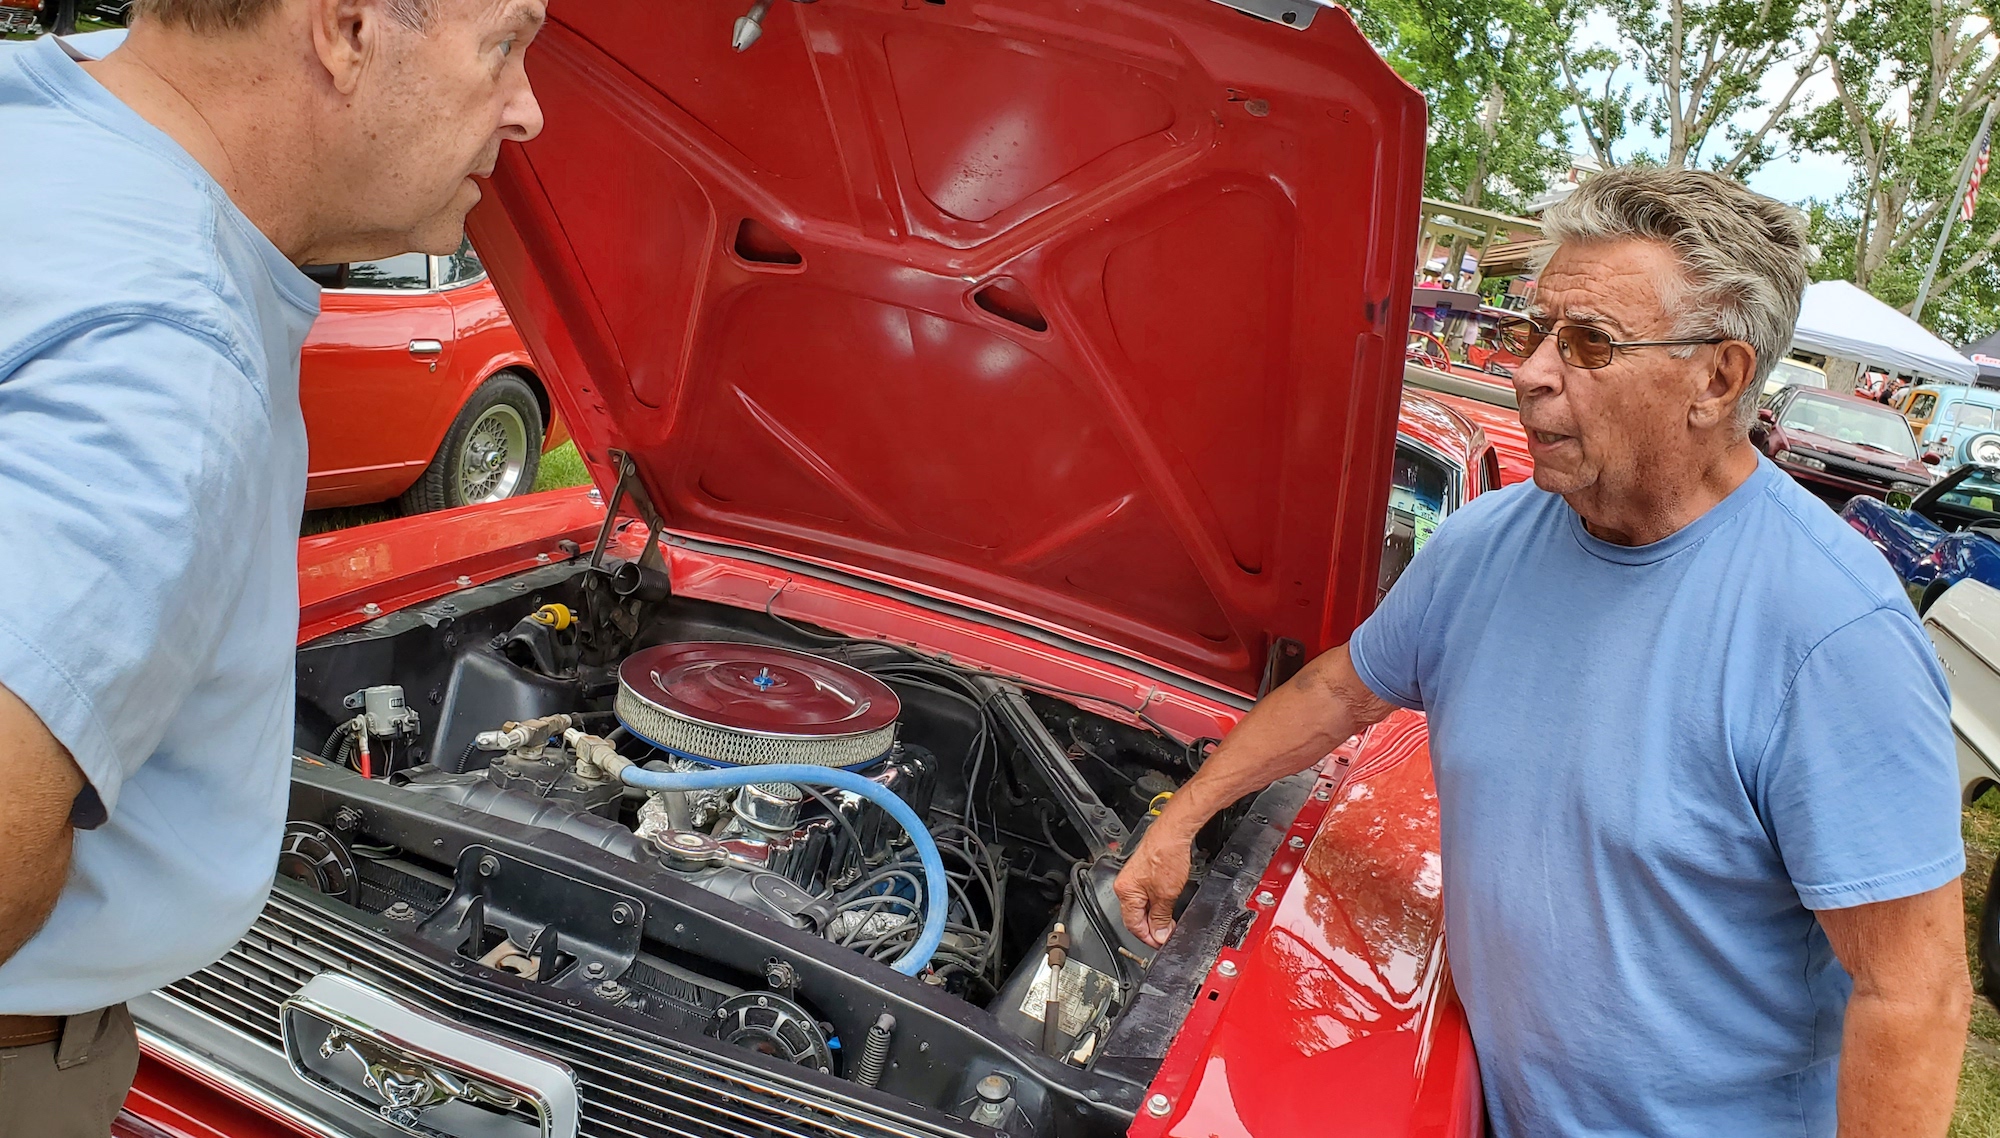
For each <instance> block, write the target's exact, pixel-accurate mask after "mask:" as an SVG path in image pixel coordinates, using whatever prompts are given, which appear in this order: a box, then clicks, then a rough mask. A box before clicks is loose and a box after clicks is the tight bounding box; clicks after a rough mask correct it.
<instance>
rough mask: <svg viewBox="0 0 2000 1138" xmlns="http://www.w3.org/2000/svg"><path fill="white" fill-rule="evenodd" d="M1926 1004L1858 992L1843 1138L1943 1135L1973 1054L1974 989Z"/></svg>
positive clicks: (1845, 1069) (1844, 1063)
mask: <svg viewBox="0 0 2000 1138" xmlns="http://www.w3.org/2000/svg"><path fill="white" fill-rule="evenodd" d="M1960 985H1961V987H1960V990H1959V992H1958V993H1957V994H1953V993H1945V992H1941V993H1938V994H1937V995H1936V996H1935V997H1934V998H1931V999H1926V1000H1922V1001H1918V1002H1911V1001H1897V1000H1891V999H1889V998H1886V997H1883V996H1877V995H1862V994H1860V993H1857V994H1856V995H1855V996H1854V998H1853V999H1852V1000H1850V1001H1849V1002H1848V1005H1847V1022H1846V1027H1845V1029H1844V1031H1843V1035H1842V1041H1841V1047H1840V1138H1890V1136H1891V1135H1895V1136H1898V1138H1902V1136H1907V1135H1943V1134H1944V1132H1945V1130H1946V1129H1947V1128H1948V1127H1949V1126H1950V1125H1951V1112H1952V1104H1953V1102H1954V1101H1955V1100H1956V1099H1957V1095H1958V1072H1959V1065H1960V1062H1961V1061H1962V1060H1963V1058H1964V1055H1965V1026H1966V1015H1967V1010H1968V1007H1969V1001H1970V998H1971V997H1970V994H1969V992H1970V989H1969V988H1967V987H1965V986H1964V985H1965V981H1964V979H1963V977H1962V976H1961V978H1960Z"/></svg>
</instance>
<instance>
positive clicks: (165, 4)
mask: <svg viewBox="0 0 2000 1138" xmlns="http://www.w3.org/2000/svg"><path fill="white" fill-rule="evenodd" d="M282 3H284V0H132V15H133V16H135V17H137V18H139V19H141V20H158V21H160V22H161V23H163V24H176V25H179V26H180V27H183V28H187V29H188V30H190V31H196V32H226V31H235V30H239V29H242V28H248V27H251V26H253V25H255V24H256V23H257V22H258V21H260V20H262V19H263V18H264V17H265V16H266V15H268V14H269V13H270V12H271V10H272V9H274V8H276V7H278V6H279V5H280V4H282ZM388 4H389V12H390V14H391V15H393V16H395V17H396V19H397V21H398V22H400V23H402V24H403V25H404V26H406V27H408V28H410V29H412V30H414V31H423V30H424V29H425V28H426V27H428V26H430V20H431V16H432V14H433V13H434V12H435V10H436V8H437V0H388Z"/></svg>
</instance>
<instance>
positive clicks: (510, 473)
mask: <svg viewBox="0 0 2000 1138" xmlns="http://www.w3.org/2000/svg"><path fill="white" fill-rule="evenodd" d="M527 464H528V425H527V423H526V422H524V421H523V420H522V418H521V413H520V411H518V410H516V409H515V408H513V407H511V406H509V405H508V404H505V403H498V404H495V405H493V406H492V407H488V408H487V409H486V411H485V413H484V414H482V415H480V416H479V418H478V419H477V420H475V421H474V422H473V424H472V429H471V430H470V431H467V432H466V435H465V443H464V445H462V446H461V447H460V448H459V455H458V489H459V497H460V498H461V499H462V500H463V501H465V502H467V503H472V502H497V501H499V500H500V499H502V498H505V497H508V496H509V495H511V494H513V493H514V490H515V489H516V488H517V487H518V486H520V484H521V474H522V472H523V471H524V470H525V469H527Z"/></svg>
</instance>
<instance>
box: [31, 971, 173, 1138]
mask: <svg viewBox="0 0 2000 1138" xmlns="http://www.w3.org/2000/svg"><path fill="white" fill-rule="evenodd" d="M138 1071H139V1039H138V1036H137V1035H135V1034H134V1033H133V1030H132V1015H131V1013H129V1012H127V1011H126V1010H125V1005H123V1004H120V1005H118V1006H117V1007H115V1008H106V1009H105V1010H103V1011H98V1012H87V1013H85V1014H83V1015H75V1016H70V1017H69V1018H68V1019H67V1020H65V1021H64V1022H63V1029H62V1037H61V1038H60V1039H57V1040H55V1041H53V1042H50V1043H36V1044H32V1045H30V1046H27V1047H9V1048H4V1049H0V1138H106V1135H109V1134H110V1133H111V1120H112V1119H114V1118H116V1117H118V1111H119V1109H120V1108H121V1107H123V1106H124V1104H125V1094H126V1092H127V1091H130V1090H131V1089H132V1077H133V1076H134V1075H136V1074H138Z"/></svg>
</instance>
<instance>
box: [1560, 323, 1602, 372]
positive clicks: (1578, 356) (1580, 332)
mask: <svg viewBox="0 0 2000 1138" xmlns="http://www.w3.org/2000/svg"><path fill="white" fill-rule="evenodd" d="M1556 350H1557V351H1559V352H1561V353H1562V358H1563V362H1564V363H1567V364H1569V365H1570V366H1571V367H1580V368H1584V369H1586V370H1594V369H1596V368H1601V367H1603V366H1604V365H1605V364H1608V363H1610V362H1611V337H1610V335H1609V334H1608V333H1605V332H1602V331H1599V330H1598V329H1596V328H1586V327H1584V326H1583V325H1581V324H1570V325H1567V326H1565V327H1562V328H1558V329H1556Z"/></svg>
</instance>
